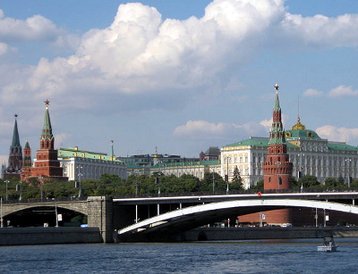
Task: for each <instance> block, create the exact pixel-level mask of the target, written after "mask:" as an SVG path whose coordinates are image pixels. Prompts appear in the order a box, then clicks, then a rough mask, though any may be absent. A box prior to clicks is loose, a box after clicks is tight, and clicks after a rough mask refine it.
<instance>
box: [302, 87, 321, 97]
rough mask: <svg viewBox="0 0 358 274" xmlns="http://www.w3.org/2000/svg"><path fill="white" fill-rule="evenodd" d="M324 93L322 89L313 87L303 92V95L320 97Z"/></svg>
mask: <svg viewBox="0 0 358 274" xmlns="http://www.w3.org/2000/svg"><path fill="white" fill-rule="evenodd" d="M322 95H323V92H322V91H320V90H317V89H313V88H309V89H306V90H305V91H304V92H303V96H306V97H320V96H322Z"/></svg>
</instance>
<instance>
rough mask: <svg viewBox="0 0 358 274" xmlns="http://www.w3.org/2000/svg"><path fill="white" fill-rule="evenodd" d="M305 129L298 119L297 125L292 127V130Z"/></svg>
mask: <svg viewBox="0 0 358 274" xmlns="http://www.w3.org/2000/svg"><path fill="white" fill-rule="evenodd" d="M305 129H306V127H305V126H304V125H303V124H302V123H301V119H300V117H298V119H297V123H296V124H294V125H293V127H292V130H305Z"/></svg>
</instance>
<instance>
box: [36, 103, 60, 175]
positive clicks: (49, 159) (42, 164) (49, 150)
mask: <svg viewBox="0 0 358 274" xmlns="http://www.w3.org/2000/svg"><path fill="white" fill-rule="evenodd" d="M49 104H50V102H49V101H48V100H46V101H45V117H44V124H43V128H42V133H41V137H40V149H39V150H37V152H36V160H35V162H34V167H33V168H32V169H31V176H32V177H44V178H48V179H66V178H64V177H63V169H62V167H61V166H60V161H59V160H58V158H57V150H55V149H54V143H55V138H54V136H53V134H52V126H51V120H50V113H49V110H48V108H49Z"/></svg>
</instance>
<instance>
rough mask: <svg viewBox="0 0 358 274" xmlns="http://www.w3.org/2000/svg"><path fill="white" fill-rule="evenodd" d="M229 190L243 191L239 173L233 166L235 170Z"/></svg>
mask: <svg viewBox="0 0 358 274" xmlns="http://www.w3.org/2000/svg"><path fill="white" fill-rule="evenodd" d="M230 188H231V189H232V190H239V191H241V190H243V189H244V186H243V184H242V178H241V175H240V171H239V168H238V167H237V166H235V168H234V172H233V178H232V181H231V185H230Z"/></svg>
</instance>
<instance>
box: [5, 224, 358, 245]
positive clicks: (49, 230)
mask: <svg viewBox="0 0 358 274" xmlns="http://www.w3.org/2000/svg"><path fill="white" fill-rule="evenodd" d="M331 235H333V236H334V237H338V238H348V237H352V238H353V237H357V238H358V227H318V228H316V227H286V228H282V227H242V228H206V227H205V228H196V229H192V230H189V231H186V232H183V233H181V234H179V235H178V236H177V237H176V238H175V240H174V241H177V242H189V241H226V240H260V239H305V238H307V239H309V238H322V237H324V236H331ZM114 236H115V235H114ZM172 240H173V239H172ZM172 240H171V241H172ZM158 241H161V240H160V239H159V240H158ZM162 241H163V240H162ZM82 243H87V244H88V243H102V238H101V235H100V231H99V229H98V228H94V227H86V228H81V227H23V228H1V229H0V246H11V245H42V244H82Z"/></svg>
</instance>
